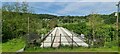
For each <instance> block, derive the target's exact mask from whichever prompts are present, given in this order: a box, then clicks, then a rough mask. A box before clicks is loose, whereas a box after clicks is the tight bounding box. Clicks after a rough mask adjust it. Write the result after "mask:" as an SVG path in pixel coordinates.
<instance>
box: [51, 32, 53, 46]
mask: <svg viewBox="0 0 120 54" xmlns="http://www.w3.org/2000/svg"><path fill="white" fill-rule="evenodd" d="M52 35H53V34H51V47H52Z"/></svg>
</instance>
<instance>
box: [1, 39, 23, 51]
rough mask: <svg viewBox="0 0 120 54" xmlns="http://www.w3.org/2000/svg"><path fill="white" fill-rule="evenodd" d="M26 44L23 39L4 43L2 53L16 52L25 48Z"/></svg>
mask: <svg viewBox="0 0 120 54" xmlns="http://www.w3.org/2000/svg"><path fill="white" fill-rule="evenodd" d="M24 44H25V42H24V41H23V39H22V38H15V39H12V40H9V41H8V42H5V43H2V52H16V51H17V50H19V49H21V48H23V47H24Z"/></svg>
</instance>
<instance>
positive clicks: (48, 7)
mask: <svg viewBox="0 0 120 54" xmlns="http://www.w3.org/2000/svg"><path fill="white" fill-rule="evenodd" d="M28 4H29V6H30V7H31V9H32V10H34V12H35V13H38V14H41V13H42V14H54V15H80V16H81V15H88V14H91V13H92V12H95V13H99V14H111V13H113V12H115V11H116V6H115V4H116V3H115V2H30V3H28Z"/></svg>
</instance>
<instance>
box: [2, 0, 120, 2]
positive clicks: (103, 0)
mask: <svg viewBox="0 0 120 54" xmlns="http://www.w3.org/2000/svg"><path fill="white" fill-rule="evenodd" d="M17 1H18V2H23V1H27V2H118V1H119V0H2V2H17Z"/></svg>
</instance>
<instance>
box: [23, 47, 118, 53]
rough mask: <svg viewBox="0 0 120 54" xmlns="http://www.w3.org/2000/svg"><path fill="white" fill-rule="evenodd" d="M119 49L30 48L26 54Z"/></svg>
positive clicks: (114, 49) (114, 50)
mask: <svg viewBox="0 0 120 54" xmlns="http://www.w3.org/2000/svg"><path fill="white" fill-rule="evenodd" d="M117 51H118V48H117V47H112V48H84V47H75V48H73V49H71V48H70V47H69V48H68V47H62V48H28V49H26V50H25V52H117Z"/></svg>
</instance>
